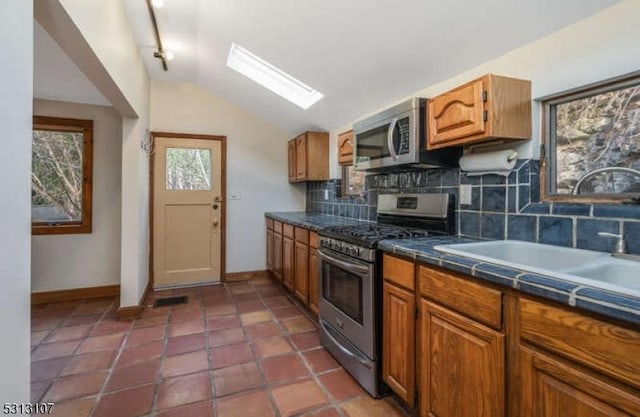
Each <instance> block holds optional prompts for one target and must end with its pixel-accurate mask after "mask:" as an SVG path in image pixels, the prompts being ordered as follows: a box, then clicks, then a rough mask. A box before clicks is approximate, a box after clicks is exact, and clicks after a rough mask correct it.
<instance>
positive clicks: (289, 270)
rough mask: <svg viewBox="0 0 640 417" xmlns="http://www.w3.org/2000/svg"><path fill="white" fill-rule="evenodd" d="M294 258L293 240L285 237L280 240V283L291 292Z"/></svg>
mask: <svg viewBox="0 0 640 417" xmlns="http://www.w3.org/2000/svg"><path fill="white" fill-rule="evenodd" d="M294 256H295V254H294V247H293V239H290V238H288V237H286V236H285V237H284V238H283V239H282V283H283V284H284V286H285V287H287V288H288V289H289V290H291V291H293V274H294V269H293V267H294Z"/></svg>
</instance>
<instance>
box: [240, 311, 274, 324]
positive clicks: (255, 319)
mask: <svg viewBox="0 0 640 417" xmlns="http://www.w3.org/2000/svg"><path fill="white" fill-rule="evenodd" d="M240 320H241V321H242V325H243V326H249V325H252V324H256V323H262V322H265V321H271V320H273V316H272V315H271V312H270V311H269V310H259V311H253V312H251V313H242V314H240Z"/></svg>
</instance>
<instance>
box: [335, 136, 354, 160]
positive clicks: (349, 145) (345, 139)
mask: <svg viewBox="0 0 640 417" xmlns="http://www.w3.org/2000/svg"><path fill="white" fill-rule="evenodd" d="M338 164H339V165H353V130H349V131H348V132H343V133H340V134H339V135H338Z"/></svg>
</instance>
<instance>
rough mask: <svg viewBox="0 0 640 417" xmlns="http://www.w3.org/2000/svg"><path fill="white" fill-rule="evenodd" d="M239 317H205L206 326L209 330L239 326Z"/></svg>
mask: <svg viewBox="0 0 640 417" xmlns="http://www.w3.org/2000/svg"><path fill="white" fill-rule="evenodd" d="M241 324H242V323H241V322H240V317H238V316H237V315H235V314H234V315H228V316H214V317H210V318H208V319H207V327H208V329H209V330H210V331H211V330H218V329H226V328H228V327H236V326H240V325H241Z"/></svg>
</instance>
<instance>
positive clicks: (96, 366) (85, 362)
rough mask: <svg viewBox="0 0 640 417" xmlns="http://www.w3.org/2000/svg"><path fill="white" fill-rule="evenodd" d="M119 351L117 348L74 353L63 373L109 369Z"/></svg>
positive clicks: (70, 373) (71, 373)
mask: <svg viewBox="0 0 640 417" xmlns="http://www.w3.org/2000/svg"><path fill="white" fill-rule="evenodd" d="M117 353H118V351H117V350H103V351H100V352H92V353H86V354H84V355H74V356H73V357H72V358H71V360H70V361H69V362H68V363H67V366H65V367H64V369H63V371H62V373H61V374H62V375H74V374H81V373H84V372H91V371H99V370H101V369H108V368H110V367H111V365H112V364H113V360H114V359H115V357H116V354H117Z"/></svg>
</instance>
